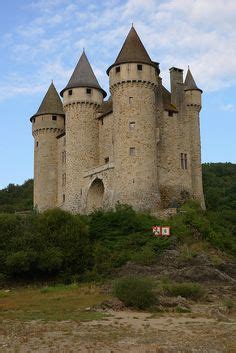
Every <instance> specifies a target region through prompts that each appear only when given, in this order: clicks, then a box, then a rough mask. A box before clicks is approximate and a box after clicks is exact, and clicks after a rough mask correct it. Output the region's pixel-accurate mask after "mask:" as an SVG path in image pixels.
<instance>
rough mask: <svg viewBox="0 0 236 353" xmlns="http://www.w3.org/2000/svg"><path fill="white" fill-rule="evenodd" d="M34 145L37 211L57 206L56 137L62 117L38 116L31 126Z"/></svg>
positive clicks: (61, 127)
mask: <svg viewBox="0 0 236 353" xmlns="http://www.w3.org/2000/svg"><path fill="white" fill-rule="evenodd" d="M32 131H33V136H34V139H35V143H34V207H35V208H37V209H38V210H39V211H44V210H46V209H48V208H53V207H56V206H57V192H58V190H57V187H58V152H57V136H58V135H59V134H61V133H63V131H64V117H62V116H57V120H52V115H49V114H48V115H40V116H37V117H36V118H35V121H33V125H32Z"/></svg>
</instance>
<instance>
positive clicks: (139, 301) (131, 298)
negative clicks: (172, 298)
mask: <svg viewBox="0 0 236 353" xmlns="http://www.w3.org/2000/svg"><path fill="white" fill-rule="evenodd" d="M153 288H154V283H153V281H152V280H150V279H148V278H135V277H133V278H131V277H130V278H129V277H128V278H121V279H118V280H117V281H115V282H114V284H113V293H114V295H115V296H116V297H117V298H118V299H120V300H121V301H122V302H123V303H124V304H125V305H126V306H131V307H134V308H138V309H147V308H150V307H151V306H152V305H154V304H155V303H156V302H157V298H156V296H155V294H154V293H153Z"/></svg>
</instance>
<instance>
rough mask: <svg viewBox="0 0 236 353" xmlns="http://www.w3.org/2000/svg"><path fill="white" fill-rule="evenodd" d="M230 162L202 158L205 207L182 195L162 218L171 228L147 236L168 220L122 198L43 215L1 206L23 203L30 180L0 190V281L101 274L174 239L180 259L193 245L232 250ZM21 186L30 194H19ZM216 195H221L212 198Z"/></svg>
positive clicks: (145, 259)
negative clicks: (80, 211) (166, 233)
mask: <svg viewBox="0 0 236 353" xmlns="http://www.w3.org/2000/svg"><path fill="white" fill-rule="evenodd" d="M235 167H236V165H233V164H229V163H228V164H209V165H208V164H207V165H203V171H204V174H203V175H204V188H205V195H206V203H207V206H208V209H207V211H206V212H204V211H202V210H201V209H200V208H199V206H198V205H197V204H196V203H195V202H193V201H188V202H187V203H186V204H184V205H183V206H182V207H181V208H180V209H179V212H178V213H177V215H175V216H174V217H172V218H170V219H169V220H168V224H169V225H170V226H171V229H172V235H171V237H167V238H165V237H163V238H162V237H161V238H156V237H153V236H152V231H151V227H152V226H153V225H156V224H158V225H166V221H164V220H159V219H157V218H155V217H153V216H151V215H150V214H142V213H137V212H135V211H134V210H133V209H132V208H131V207H129V206H127V205H117V207H116V209H115V210H110V211H107V212H104V211H101V210H98V211H96V212H94V213H92V214H91V215H90V216H80V215H72V214H69V213H67V212H64V211H62V210H59V209H55V210H49V211H46V212H44V213H43V214H36V213H35V212H30V213H28V214H27V213H26V214H23V215H22V214H18V213H16V214H14V213H6V212H7V209H8V206H9V207H10V208H9V212H13V209H14V210H16V209H18V210H20V209H21V210H22V209H23V206H22V205H25V204H27V202H29V199H30V197H31V196H30V197H29V194H30V192H29V190H30V188H31V187H32V181H30V180H29V181H27V182H26V183H25V184H23V185H22V186H21V187H20V186H11V187H10V185H9V187H8V188H6V189H4V190H2V191H0V209H1V210H2V213H0V282H5V281H6V280H14V281H16V280H20V281H25V280H27V281H32V280H40V279H42V280H57V281H61V282H64V283H71V282H74V281H78V280H83V281H86V280H91V279H93V280H101V279H103V278H107V277H112V275H113V274H114V272H115V270H116V268H119V267H120V266H122V265H123V264H125V263H126V262H128V261H132V262H135V263H138V264H141V265H152V264H155V263H157V262H158V259H159V257H160V255H161V254H162V252H163V251H164V250H165V249H168V248H170V247H172V248H173V247H175V246H176V245H179V246H180V247H181V249H182V252H181V254H180V261H191V259H192V258H194V257H195V256H196V255H197V253H198V249H197V248H196V244H201V246H202V247H203V246H204V247H205V248H207V247H208V246H211V247H214V248H216V249H220V250H221V251H225V252H227V253H228V254H232V255H233V254H235V252H236V243H235V235H236V217H235V203H234V198H236V187H235ZM214 178H215V179H217V180H218V181H217V182H214V180H215V179H214ZM221 179H222V180H223V181H222V180H221ZM30 185H31V186H30ZM218 185H220V187H218ZM223 187H224V189H225V190H226V191H225V194H224V195H225V196H224V197H223V196H222V194H221V191H222V188H223ZM219 188H220V189H221V190H219ZM7 190H8V191H7ZM26 190H28V191H26ZM24 193H26V194H27V195H28V196H27V197H25V198H24V196H23V195H24ZM218 194H219V195H220V198H222V197H223V199H224V202H222V201H220V200H218V199H217V195H218ZM13 195H14V196H13ZM31 195H32V194H31ZM10 200H12V201H11V202H12V203H11V202H10ZM27 200H28V201H27ZM28 204H29V203H28ZM20 205H21V206H20ZM216 205H217V206H216ZM21 207H22V208H21ZM216 207H217V208H216ZM3 211H4V212H5V213H4V212H3Z"/></svg>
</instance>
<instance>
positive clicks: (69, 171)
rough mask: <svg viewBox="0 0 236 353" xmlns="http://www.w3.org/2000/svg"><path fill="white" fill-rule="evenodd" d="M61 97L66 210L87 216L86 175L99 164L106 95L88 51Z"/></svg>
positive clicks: (80, 60) (83, 55)
mask: <svg viewBox="0 0 236 353" xmlns="http://www.w3.org/2000/svg"><path fill="white" fill-rule="evenodd" d="M61 96H62V97H63V105H64V111H65V114H66V197H65V209H67V210H69V211H72V212H74V213H78V212H79V213H85V208H86V199H85V193H84V174H85V172H86V171H87V170H89V169H90V168H93V167H95V166H97V165H98V161H99V155H98V151H99V148H98V147H99V145H98V133H99V130H98V120H97V119H96V116H97V115H96V110H97V108H98V106H100V105H101V103H102V102H103V98H104V97H105V96H106V92H105V91H104V90H103V89H102V88H101V87H100V85H99V83H98V81H97V79H96V77H95V75H94V72H93V70H92V68H91V65H90V63H89V61H88V58H87V56H86V54H85V52H83V54H82V55H81V57H80V59H79V62H78V64H77V66H76V68H75V70H74V72H73V74H72V76H71V78H70V80H69V82H68V84H67V86H66V87H65V88H64V89H63V90H62V92H61Z"/></svg>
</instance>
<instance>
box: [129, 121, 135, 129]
mask: <svg viewBox="0 0 236 353" xmlns="http://www.w3.org/2000/svg"><path fill="white" fill-rule="evenodd" d="M134 129H135V121H131V122H130V123H129V131H133V130H134Z"/></svg>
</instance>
